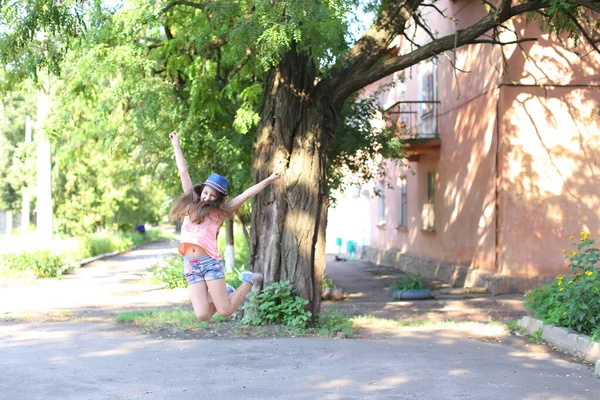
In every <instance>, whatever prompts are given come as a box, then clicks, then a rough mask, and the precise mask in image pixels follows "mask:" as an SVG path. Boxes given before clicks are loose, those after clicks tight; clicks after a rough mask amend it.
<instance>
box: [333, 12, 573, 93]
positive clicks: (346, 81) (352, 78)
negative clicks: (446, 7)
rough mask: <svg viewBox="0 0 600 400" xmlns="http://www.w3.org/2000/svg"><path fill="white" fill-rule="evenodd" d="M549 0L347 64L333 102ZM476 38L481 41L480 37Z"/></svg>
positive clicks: (338, 78) (335, 81) (473, 39)
mask: <svg viewBox="0 0 600 400" xmlns="http://www.w3.org/2000/svg"><path fill="white" fill-rule="evenodd" d="M574 1H579V0H574ZM505 3H510V0H502V4H501V5H500V7H499V10H500V9H501V8H502V6H503V4H505ZM550 4H551V0H534V1H528V2H526V3H522V4H518V5H516V6H514V7H511V8H509V9H508V13H506V12H505V11H503V12H504V14H503V16H500V14H498V13H490V14H488V15H486V16H485V17H483V18H482V19H481V20H479V21H478V22H476V23H475V24H473V25H472V26H470V27H468V28H465V29H461V30H458V31H456V33H455V34H451V35H447V36H444V37H442V38H439V39H436V40H434V41H432V42H430V43H427V44H425V45H423V46H421V47H419V48H418V49H416V50H414V51H412V52H410V53H408V54H405V55H401V56H398V57H394V58H391V59H388V60H385V61H383V62H380V63H379V64H377V65H375V66H373V64H371V65H369V67H370V68H367V69H362V70H360V69H357V68H355V69H352V67H353V66H350V67H348V68H346V71H343V72H342V73H339V74H338V75H337V76H336V78H333V79H332V81H331V83H332V87H333V88H335V89H334V92H333V93H332V96H333V98H332V102H333V103H334V104H342V103H343V102H344V101H345V99H346V98H347V97H348V96H350V95H351V94H352V93H354V92H355V91H357V90H360V89H361V88H363V87H365V86H367V85H369V84H371V83H373V82H376V81H377V80H379V79H381V78H384V77H386V76H388V75H390V74H392V73H393V72H396V71H400V70H402V69H405V68H408V67H410V66H412V65H415V64H417V63H419V62H421V61H423V60H426V59H428V58H430V57H432V56H434V55H436V54H440V53H442V52H444V51H447V50H451V49H453V48H454V47H459V46H463V45H466V44H471V43H477V40H478V38H480V37H481V36H482V35H483V34H484V33H485V32H487V31H489V30H490V29H493V28H494V27H496V26H498V25H501V24H502V23H504V22H505V21H507V20H508V19H510V18H512V17H514V16H517V15H521V14H524V13H527V12H530V11H535V10H539V9H543V8H547V7H549V6H550ZM479 40H480V41H481V39H479ZM489 42H490V41H488V43H489ZM363 67H364V66H363Z"/></svg>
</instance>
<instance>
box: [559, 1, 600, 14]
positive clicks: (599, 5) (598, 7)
mask: <svg viewBox="0 0 600 400" xmlns="http://www.w3.org/2000/svg"><path fill="white" fill-rule="evenodd" d="M565 1H566V2H567V3H569V4H576V5H578V6H582V7H585V8H589V9H590V10H593V11H596V12H597V13H600V2H599V1H598V0H594V1H586V0H565Z"/></svg>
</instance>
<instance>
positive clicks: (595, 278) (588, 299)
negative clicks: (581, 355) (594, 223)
mask: <svg viewBox="0 0 600 400" xmlns="http://www.w3.org/2000/svg"><path fill="white" fill-rule="evenodd" d="M571 239H573V236H571ZM594 243H595V241H594V240H591V239H590V238H589V232H582V233H581V239H580V243H579V244H577V251H572V252H570V254H569V255H568V256H567V259H568V260H569V262H570V265H571V271H572V272H573V275H571V276H563V275H558V276H557V277H556V280H555V281H554V282H553V283H552V284H549V285H543V286H540V287H538V288H536V289H534V290H531V291H529V292H527V293H526V294H525V307H526V308H527V310H528V311H529V312H530V313H531V314H532V315H533V316H534V317H536V318H539V319H541V320H543V321H544V322H545V323H548V324H553V325H558V326H563V327H566V328H569V329H572V330H574V331H576V332H579V333H583V334H585V335H590V336H592V337H594V338H596V339H598V338H599V336H600V329H599V325H600V271H598V270H597V269H596V268H595V267H596V264H597V263H598V259H599V258H598V255H599V250H598V249H597V248H594V247H592V246H593V245H594ZM563 253H566V250H563Z"/></svg>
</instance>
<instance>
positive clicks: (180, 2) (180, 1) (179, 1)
mask: <svg viewBox="0 0 600 400" xmlns="http://www.w3.org/2000/svg"><path fill="white" fill-rule="evenodd" d="M207 5H208V3H193V2H191V1H186V0H176V1H174V2H172V3H169V4H167V5H166V6H164V7H163V8H162V12H163V13H166V12H167V11H169V10H170V9H171V8H173V7H175V6H189V7H193V8H197V9H199V10H204V9H205V8H206V6H207Z"/></svg>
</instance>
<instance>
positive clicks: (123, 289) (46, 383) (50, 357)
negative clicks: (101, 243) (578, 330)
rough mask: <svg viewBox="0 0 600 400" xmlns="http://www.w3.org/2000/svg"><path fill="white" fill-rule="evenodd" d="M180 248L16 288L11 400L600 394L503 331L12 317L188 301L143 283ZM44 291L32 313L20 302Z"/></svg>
mask: <svg viewBox="0 0 600 400" xmlns="http://www.w3.org/2000/svg"><path fill="white" fill-rule="evenodd" d="M170 251H171V249H170V248H169V247H168V246H165V245H151V246H149V247H146V248H145V249H142V250H138V251H137V253H136V252H132V253H128V254H126V255H123V256H120V257H115V258H112V259H110V260H104V261H102V262H98V263H94V264H91V265H89V266H87V267H85V268H83V269H81V270H79V271H77V272H76V273H75V274H74V275H73V276H70V277H69V278H68V279H64V280H60V281H45V282H43V283H42V282H39V283H36V284H33V285H27V286H25V287H19V285H14V284H13V285H6V283H5V285H4V287H1V288H0V306H1V307H2V308H1V309H2V310H3V311H2V312H3V313H4V314H0V399H1V400H9V399H10V400H21V399H32V400H36V399H197V398H207V399H247V398H255V399H313V398H321V399H388V398H393V399H440V400H441V399H444V400H446V399H590V400H592V399H599V398H600V379H597V378H593V377H592V372H593V371H592V369H591V368H590V367H589V366H586V365H584V364H581V363H578V362H573V361H569V360H566V359H563V358H560V357H555V355H554V354H553V353H547V352H533V351H529V350H528V349H527V347H522V346H521V347H518V346H512V345H507V344H505V343H494V339H493V338H494V337H496V333H494V332H492V333H491V334H490V340H489V341H488V342H484V341H482V340H475V339H472V338H468V337H466V335H465V334H464V333H461V332H457V331H452V330H435V329H425V328H412V329H408V328H405V329H400V330H396V331H393V332H388V333H387V334H386V335H385V336H384V337H385V338H383V339H375V340H373V339H360V340H335V339H314V338H285V339H244V340H239V339H236V340H174V339H158V338H153V337H149V336H146V335H142V334H139V333H138V332H133V331H132V332H129V331H126V330H124V329H123V328H122V327H120V326H118V325H116V324H114V323H112V322H106V321H102V322H95V323H89V322H46V323H43V322H15V321H11V320H10V318H3V319H2V315H4V316H6V315H7V314H6V313H7V312H11V310H14V311H20V312H24V311H25V310H29V311H35V310H38V311H40V312H42V311H44V310H54V309H57V308H58V309H62V310H67V309H68V310H77V309H78V308H81V309H85V310H94V309H104V308H105V307H106V308H107V309H109V310H112V311H115V310H118V309H119V308H120V307H122V308H128V307H131V305H132V304H134V305H135V306H136V307H137V306H142V307H145V306H148V307H150V306H156V305H160V304H162V305H168V304H179V303H178V302H180V301H183V298H182V297H180V296H183V294H185V293H184V292H179V294H177V295H174V294H166V293H163V296H166V297H164V300H163V302H162V303H161V301H160V297H161V295H160V293H161V292H164V291H162V290H158V289H157V288H153V289H152V288H148V287H145V286H144V285H138V284H136V282H137V280H138V279H139V277H140V276H141V274H142V272H143V270H144V269H145V267H147V266H149V265H148V264H149V263H151V261H152V259H153V257H154V256H150V253H151V252H152V254H154V255H155V256H158V255H160V254H164V253H166V252H170ZM68 282H71V283H70V284H69V283H68ZM82 286H84V287H85V288H86V289H85V290H84V289H83V288H81V287H82ZM71 290H72V291H73V292H70V291H71ZM7 293H9V294H8V295H7ZM73 293H75V294H73ZM11 296H16V298H13V299H10V297H11ZM37 296H39V297H38V298H36V299H29V300H28V302H27V303H26V304H27V306H24V305H23V304H21V303H20V301H21V300H23V299H28V298H30V297H37ZM169 296H173V297H169ZM68 299H71V301H72V303H71V304H70V305H69V303H68ZM17 300H18V301H17ZM128 300H130V301H128ZM7 301H10V303H7ZM100 304H102V305H103V306H102V307H100V306H99V305H100ZM112 311H111V312H112ZM491 328H493V327H490V329H491Z"/></svg>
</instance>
